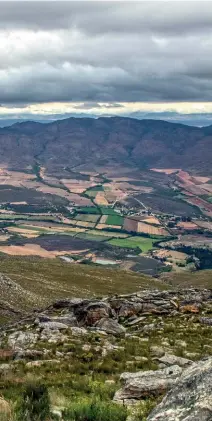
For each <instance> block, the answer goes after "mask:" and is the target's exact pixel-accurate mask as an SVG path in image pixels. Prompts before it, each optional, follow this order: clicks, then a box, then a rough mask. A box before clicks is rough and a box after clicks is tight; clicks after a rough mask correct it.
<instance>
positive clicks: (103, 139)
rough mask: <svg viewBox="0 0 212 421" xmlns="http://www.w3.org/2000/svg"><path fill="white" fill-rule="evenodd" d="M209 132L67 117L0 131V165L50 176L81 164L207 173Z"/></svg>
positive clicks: (155, 123) (211, 135) (211, 131)
mask: <svg viewBox="0 0 212 421" xmlns="http://www.w3.org/2000/svg"><path fill="white" fill-rule="evenodd" d="M211 141H212V129H211V126H209V127H204V128H197V127H189V126H185V125H182V124H175V123H168V122H165V121H160V120H158V121H157V120H137V119H131V118H122V117H111V118H106V117H100V118H98V119H92V118H69V119H65V120H60V121H55V122H53V123H49V124H42V123H36V122H33V121H32V122H30V121H29V122H24V123H17V124H14V125H12V126H10V127H5V128H1V129H0V149H1V164H7V165H9V166H10V167H11V168H16V169H20V168H21V169H23V168H25V169H26V168H27V167H28V166H31V167H33V166H34V165H35V162H39V164H40V165H43V166H45V167H46V168H47V170H48V171H49V172H50V173H51V172H53V171H55V170H57V171H58V172H59V171H62V169H63V168H64V167H68V168H73V167H76V166H79V165H81V164H85V163H86V164H87V165H89V164H90V165H91V167H92V169H93V170H94V168H95V166H102V167H103V166H104V165H106V164H108V163H109V164H110V165H114V164H115V163H121V164H123V165H124V164H125V165H129V166H135V165H136V166H138V167H140V168H151V167H165V168H166V167H172V168H178V167H180V168H184V169H188V168H189V169H191V170H192V169H195V170H198V171H199V172H202V173H204V172H207V173H208V172H210V171H211V161H212V148H211Z"/></svg>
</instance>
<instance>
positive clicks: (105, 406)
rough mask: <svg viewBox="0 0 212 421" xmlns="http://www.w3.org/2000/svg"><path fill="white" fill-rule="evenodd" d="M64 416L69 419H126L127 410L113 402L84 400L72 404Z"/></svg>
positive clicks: (80, 420) (108, 420)
mask: <svg viewBox="0 0 212 421" xmlns="http://www.w3.org/2000/svg"><path fill="white" fill-rule="evenodd" d="M63 416H64V419H65V420H67V421H125V420H126V418H127V410H126V408H124V407H123V406H119V405H117V404H115V403H112V402H107V401H105V402H102V401H88V400H84V401H80V402H75V403H73V404H71V406H70V407H69V409H67V410H66V411H65V412H64V414H63Z"/></svg>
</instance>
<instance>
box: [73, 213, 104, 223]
mask: <svg viewBox="0 0 212 421" xmlns="http://www.w3.org/2000/svg"><path fill="white" fill-rule="evenodd" d="M99 218H100V215H97V214H89V213H88V214H82V213H78V214H77V215H76V216H75V217H74V219H76V220H77V221H87V222H97V221H98V219H99Z"/></svg>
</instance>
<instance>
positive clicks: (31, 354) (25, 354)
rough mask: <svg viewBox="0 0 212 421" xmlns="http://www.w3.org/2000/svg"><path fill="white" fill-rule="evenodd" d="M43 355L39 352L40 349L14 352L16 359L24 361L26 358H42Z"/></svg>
mask: <svg viewBox="0 0 212 421" xmlns="http://www.w3.org/2000/svg"><path fill="white" fill-rule="evenodd" d="M43 354H44V352H43V351H39V350H38V349H26V350H22V351H16V352H14V359H15V360H24V359H25V358H29V359H31V360H34V359H35V358H38V357H42V356H43Z"/></svg>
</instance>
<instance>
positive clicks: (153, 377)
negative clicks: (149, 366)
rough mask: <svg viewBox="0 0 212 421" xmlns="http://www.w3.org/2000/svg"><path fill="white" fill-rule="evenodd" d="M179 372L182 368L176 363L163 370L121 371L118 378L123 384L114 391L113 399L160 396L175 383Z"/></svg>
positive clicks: (123, 399)
mask: <svg viewBox="0 0 212 421" xmlns="http://www.w3.org/2000/svg"><path fill="white" fill-rule="evenodd" d="M181 373H182V368H181V367H179V366H177V365H174V366H172V367H169V368H165V369H164V370H155V371H152V370H150V371H139V372H137V373H123V374H122V375H121V377H120V379H121V380H123V381H124V386H123V388H122V389H120V390H118V391H117V392H116V394H115V396H114V401H122V402H123V401H125V399H127V400H128V399H145V398H148V397H157V396H160V395H162V394H163V393H165V392H166V391H167V390H169V389H170V388H171V387H172V386H173V385H174V384H175V382H176V379H177V378H179V376H180V375H181Z"/></svg>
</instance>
